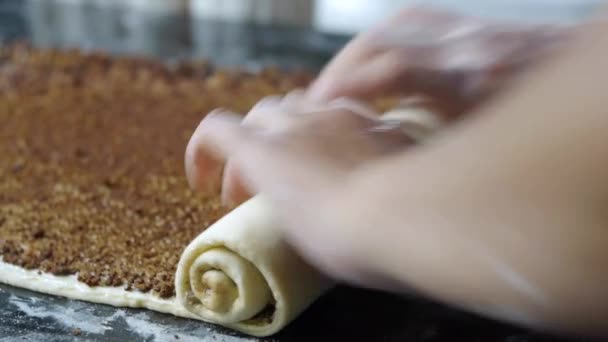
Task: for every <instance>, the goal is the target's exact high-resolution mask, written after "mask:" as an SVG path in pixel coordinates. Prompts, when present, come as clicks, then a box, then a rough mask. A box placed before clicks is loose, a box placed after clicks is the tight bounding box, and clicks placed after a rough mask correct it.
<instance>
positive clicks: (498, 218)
mask: <svg viewBox="0 0 608 342" xmlns="http://www.w3.org/2000/svg"><path fill="white" fill-rule="evenodd" d="M607 33H608V30H607V29H606V27H603V28H602V27H599V28H596V29H595V32H592V33H588V34H587V36H586V37H585V38H584V39H582V40H581V41H579V42H578V43H577V44H576V45H574V46H572V47H571V50H570V51H569V52H567V53H565V54H564V55H563V56H562V57H560V58H559V60H556V61H554V62H552V63H550V65H547V66H546V67H544V68H543V70H539V71H537V72H535V73H534V74H530V75H528V76H526V77H525V79H522V80H520V82H519V86H518V87H517V88H516V90H514V91H512V92H511V93H510V94H505V96H503V97H502V98H501V99H498V100H497V101H496V102H495V103H493V104H492V105H491V106H489V107H488V108H486V109H485V110H483V111H482V113H479V115H476V116H474V120H470V122H462V123H461V124H458V125H456V126H454V127H453V128H451V129H449V130H447V131H446V132H444V133H441V134H440V135H439V136H438V137H437V138H436V140H434V141H433V142H430V143H429V144H428V145H427V146H424V147H420V148H418V149H417V150H414V151H410V152H408V153H406V154H404V155H402V156H396V157H395V158H391V159H390V160H387V161H386V162H383V163H381V164H380V165H377V166H374V167H372V168H370V169H368V170H366V172H364V173H363V172H361V176H360V177H358V176H355V177H354V178H353V186H352V189H353V190H352V191H353V192H354V193H355V194H354V195H352V194H351V196H350V198H365V202H366V203H365V204H361V205H360V206H359V207H360V208H361V210H362V211H361V212H360V215H358V216H359V218H358V219H357V222H353V223H352V224H360V225H364V224H368V225H371V224H373V225H375V226H384V227H385V230H386V231H387V233H385V234H383V235H381V236H377V235H373V234H370V236H369V240H368V241H369V246H370V252H369V253H374V254H376V255H375V256H374V257H373V258H370V261H369V262H370V263H372V264H374V265H370V267H375V268H382V269H383V270H384V272H385V273H386V274H387V275H389V276H391V277H393V278H397V279H400V280H402V281H404V282H406V283H408V284H411V285H413V286H415V287H416V288H418V289H421V290H423V291H425V292H427V293H429V294H432V295H434V296H437V297H439V298H441V299H443V300H446V301H448V302H451V303H454V304H457V305H462V306H465V307H467V308H469V309H472V310H475V311H481V312H483V313H486V314H491V315H495V316H498V317H501V318H504V319H509V320H516V321H520V322H524V323H527V324H537V325H552V326H555V327H559V328H561V329H571V330H578V331H587V332H599V331H602V330H603V333H606V332H607V331H606V330H607V328H605V326H606V325H608V318H607V317H608V208H606V204H605V203H608V202H606V199H607V198H608V182H607V181H606V179H605V178H606V176H605V175H606V170H608V153H606V148H607V147H608V134H607V133H606V132H607V131H608V110H607V108H608V98H607V97H606V95H605V89H604V87H605V86H604V85H605V84H608V59H607V58H606V57H605V56H608V34H607ZM369 203H373V205H372V206H369ZM363 210H367V211H365V212H364V211H363ZM364 218H365V219H364Z"/></svg>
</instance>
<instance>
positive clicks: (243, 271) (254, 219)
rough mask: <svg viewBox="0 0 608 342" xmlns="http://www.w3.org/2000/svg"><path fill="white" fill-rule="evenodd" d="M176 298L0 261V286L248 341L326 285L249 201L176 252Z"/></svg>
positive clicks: (259, 204)
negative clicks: (165, 316)
mask: <svg viewBox="0 0 608 342" xmlns="http://www.w3.org/2000/svg"><path fill="white" fill-rule="evenodd" d="M175 280H176V284H175V285H176V286H175V287H176V293H177V296H176V298H170V299H161V298H159V297H157V296H155V295H153V294H151V293H141V292H137V291H127V290H125V289H124V288H122V287H89V286H87V285H86V284H84V283H81V282H79V281H77V279H76V276H75V275H72V276H55V275H51V274H45V273H40V274H39V273H38V271H36V270H31V271H30V270H25V269H23V268H20V267H17V266H14V265H11V264H8V263H4V262H0V282H3V283H6V284H10V285H13V286H17V287H21V288H26V289H29V290H33V291H37V292H43V293H48V294H52V295H59V296H64V297H68V298H73V299H79V300H85V301H89V302H95V303H102V304H109V305H114V306H121V307H134V308H147V309H150V310H155V311H159V312H164V313H170V314H173V315H176V316H181V317H188V318H195V319H199V320H203V321H207V322H212V323H216V324H220V325H223V326H226V327H229V328H232V329H234V330H238V331H240V332H243V333H246V334H249V335H254V336H268V335H272V334H274V333H276V332H278V331H279V330H281V329H282V328H283V327H285V326H286V325H287V324H289V322H291V321H292V320H293V319H294V318H296V317H297V316H298V315H299V314H300V313H301V312H302V311H303V310H304V309H306V308H307V307H308V306H309V305H310V304H311V303H312V302H314V301H315V300H316V299H317V298H318V297H319V296H320V295H321V294H323V293H324V292H325V291H327V290H328V289H329V288H330V287H331V286H332V282H331V281H330V280H329V279H327V278H326V277H325V276H323V275H321V274H320V273H319V272H317V271H316V270H315V269H313V268H312V267H311V266H309V265H308V264H306V263H305V262H304V261H303V260H302V259H301V258H300V257H298V256H297V255H296V254H294V253H293V251H292V250H291V248H290V247H289V246H288V245H287V244H286V243H285V241H284V240H283V239H282V238H281V234H280V232H279V227H278V226H277V223H276V221H275V220H274V217H273V215H272V210H271V208H269V206H268V205H267V204H266V202H265V201H264V200H263V199H262V198H260V197H255V198H253V199H251V200H249V201H248V202H246V203H244V204H243V205H241V206H239V207H238V208H236V209H234V210H233V211H232V212H230V213H229V214H228V215H226V216H224V217H223V218H222V219H220V220H219V221H217V222H216V223H215V224H213V225H212V226H211V227H209V228H208V229H206V230H205V231H204V232H203V233H201V234H200V235H199V236H198V237H197V238H196V239H194V241H192V242H191V243H190V244H189V245H188V247H187V248H186V249H185V251H184V253H183V254H182V256H181V258H180V261H179V264H178V268H177V274H176V277H175Z"/></svg>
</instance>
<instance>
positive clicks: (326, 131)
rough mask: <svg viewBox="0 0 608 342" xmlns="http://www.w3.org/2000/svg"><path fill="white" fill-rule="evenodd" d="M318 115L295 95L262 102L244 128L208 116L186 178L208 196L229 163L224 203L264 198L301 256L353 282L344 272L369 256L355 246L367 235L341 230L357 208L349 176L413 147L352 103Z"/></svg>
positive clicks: (237, 121)
mask: <svg viewBox="0 0 608 342" xmlns="http://www.w3.org/2000/svg"><path fill="white" fill-rule="evenodd" d="M322 108H323V109H322V110H321V107H318V106H317V105H314V104H311V103H310V102H307V101H306V99H305V97H304V96H303V94H302V93H299V92H296V93H292V94H290V95H288V96H287V97H285V98H282V99H281V98H278V97H271V98H267V99H265V100H263V101H261V102H260V103H259V104H258V105H256V106H255V107H254V108H253V109H252V110H251V112H250V113H249V114H248V115H247V116H246V117H245V119H244V120H243V119H242V118H241V117H240V116H238V115H235V114H232V113H227V112H224V111H216V112H213V113H211V114H209V115H208V116H207V117H206V118H205V119H204V120H203V121H202V122H201V124H200V125H199V127H198V128H197V129H196V131H195V133H194V135H193V136H192V139H191V140H190V143H189V144H188V148H187V151H186V173H187V176H188V179H189V181H190V184H191V185H192V186H193V187H194V188H196V189H199V190H209V189H210V188H214V187H215V186H217V184H218V183H219V177H220V176H221V170H222V164H223V162H224V161H228V163H227V165H226V168H225V171H224V174H223V189H222V193H223V199H224V201H225V202H229V203H230V204H238V203H240V202H242V201H243V200H245V199H247V198H248V197H249V196H250V195H251V194H255V193H257V192H260V191H261V192H263V194H264V195H265V196H267V197H268V198H269V199H270V200H271V201H272V203H273V205H275V206H276V208H277V213H279V216H280V219H281V220H282V221H283V222H284V227H285V228H286V230H287V235H288V236H289V237H290V238H291V239H292V240H293V241H294V242H295V244H296V246H298V247H300V250H301V251H303V253H304V254H306V255H307V256H309V257H310V259H311V260H312V261H313V262H316V263H317V265H318V266H320V267H322V268H323V269H325V270H328V271H333V272H332V274H337V275H338V276H346V275H347V274H348V275H350V279H351V280H353V278H352V274H357V272H353V271H352V268H351V267H349V266H348V265H362V264H365V263H363V262H362V260H361V259H362V258H364V257H365V255H368V254H369V253H362V252H361V250H358V249H357V248H356V247H353V244H354V245H358V246H360V247H361V248H364V244H362V243H361V242H356V241H365V239H363V240H361V237H362V234H369V233H370V232H367V233H366V232H358V233H353V232H351V231H348V229H347V227H344V223H343V222H340V220H341V218H346V217H350V216H351V215H350V210H352V208H354V202H357V203H359V202H360V199H354V198H352V199H351V198H349V197H348V196H347V195H346V194H347V193H348V188H349V178H350V175H351V173H352V172H354V171H355V170H358V169H361V168H364V167H366V166H367V165H369V164H371V163H374V162H375V161H376V160H379V159H381V158H384V157H386V156H388V155H391V154H392V153H394V152H396V151H402V150H403V149H404V148H406V147H408V146H410V145H411V144H412V143H413V141H412V139H410V138H409V137H408V136H407V135H406V134H404V133H403V131H402V130H401V129H400V127H399V126H398V125H392V124H391V125H389V124H386V123H383V122H381V121H380V120H379V119H378V118H377V117H376V116H375V115H374V113H372V112H371V111H370V110H369V109H367V108H365V107H362V106H361V105H358V104H356V103H352V102H345V101H334V102H333V103H331V104H329V105H327V106H323V107H322ZM303 110H308V111H305V112H303ZM347 202H351V203H347ZM357 205H359V204H357ZM328 227H331V229H328ZM347 264H348V265H347Z"/></svg>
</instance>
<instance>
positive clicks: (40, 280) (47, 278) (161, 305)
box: [0, 259, 201, 320]
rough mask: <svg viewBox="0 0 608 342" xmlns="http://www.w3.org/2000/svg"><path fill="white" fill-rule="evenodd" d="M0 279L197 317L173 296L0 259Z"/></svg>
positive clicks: (86, 298) (20, 285) (96, 300)
mask: <svg viewBox="0 0 608 342" xmlns="http://www.w3.org/2000/svg"><path fill="white" fill-rule="evenodd" d="M0 282H1V283H4V284H8V285H11V286H15V287H18V288H22V289H26V290H30V291H34V292H40V293H46V294H49V295H55V296H62V297H67V298H70V299H76V300H83V301H86V302H92V303H99V304H107V305H112V306H116V307H129V308H144V309H149V310H153V311H158V312H162V313H168V314H172V315H175V316H179V317H185V318H194V319H198V320H201V319H200V318H199V317H197V316H196V315H193V314H191V313H190V312H188V311H187V310H186V309H185V308H183V307H182V306H180V305H179V304H178V303H177V301H176V300H175V297H171V298H167V299H163V298H160V297H157V296H155V295H153V294H150V293H143V292H137V291H127V290H125V289H124V287H107V286H99V287H91V286H88V285H87V284H84V283H82V282H80V281H78V279H77V277H76V275H69V276H56V275H53V274H50V273H39V272H38V270H26V269H24V268H21V267H19V266H15V265H12V264H8V263H6V262H4V261H2V260H1V259H0Z"/></svg>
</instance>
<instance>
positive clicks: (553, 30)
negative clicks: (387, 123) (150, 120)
mask: <svg viewBox="0 0 608 342" xmlns="http://www.w3.org/2000/svg"><path fill="white" fill-rule="evenodd" d="M571 32H572V31H571V29H570V28H568V27H566V26H565V25H564V26H557V25H538V24H523V23H519V24H517V23H508V22H491V21H488V20H483V19H480V18H473V17H467V16H463V15H459V14H455V13H452V12H446V11H441V10H436V9H431V8H407V9H405V10H402V11H400V12H399V13H397V14H396V15H395V16H393V17H391V18H389V19H388V20H386V21H385V22H383V23H381V24H379V25H378V26H376V27H374V28H372V29H371V30H369V31H366V32H364V33H362V34H360V35H358V36H357V37H356V38H354V39H353V40H352V41H351V42H349V43H348V44H347V46H346V47H345V48H344V49H343V50H342V51H341V52H340V53H339V54H338V55H337V56H336V57H335V58H334V59H333V60H332V61H331V62H330V63H329V64H328V65H327V66H326V68H325V69H324V70H323V72H322V73H321V74H320V76H319V77H318V79H317V80H316V81H315V82H314V83H313V84H312V85H311V87H310V89H309V94H310V96H311V97H313V98H314V99H316V100H318V101H326V100H331V99H333V98H339V97H355V98H365V99H369V98H373V97H377V96H379V95H382V96H385V95H387V94H398V95H410V94H412V93H422V94H424V95H428V96H430V97H432V98H433V99H435V101H434V102H436V103H435V106H437V107H438V109H439V110H440V111H441V112H442V113H444V114H448V115H450V116H454V115H456V114H461V113H462V112H464V111H466V110H468V109H470V107H472V106H473V105H475V104H477V103H478V102H480V101H481V100H483V99H485V98H486V97H487V96H488V95H490V94H492V93H494V92H495V91H496V90H497V89H498V88H500V87H501V86H502V85H503V84H504V82H505V81H506V80H508V79H509V77H510V76H512V75H513V74H514V72H515V71H518V70H520V69H521V68H522V67H523V66H525V65H527V64H529V63H530V62H531V61H533V60H535V59H536V58H537V57H539V56H540V55H542V54H543V53H545V52H547V51H549V50H550V48H553V47H555V45H556V44H557V43H558V42H562V39H561V38H563V37H564V36H566V35H567V34H569V33H571Z"/></svg>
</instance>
